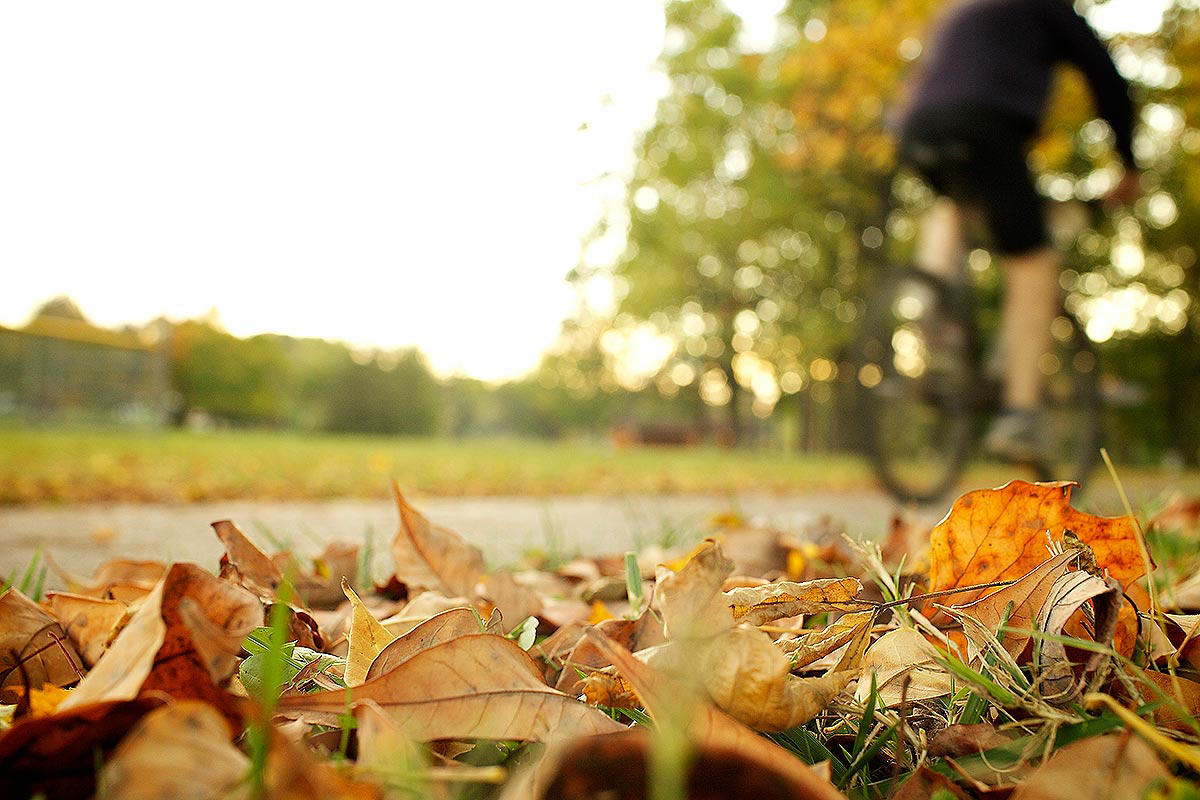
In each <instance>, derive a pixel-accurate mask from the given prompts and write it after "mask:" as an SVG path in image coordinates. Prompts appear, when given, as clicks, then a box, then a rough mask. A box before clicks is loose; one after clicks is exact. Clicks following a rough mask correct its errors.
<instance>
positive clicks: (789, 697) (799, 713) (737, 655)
mask: <svg viewBox="0 0 1200 800" xmlns="http://www.w3.org/2000/svg"><path fill="white" fill-rule="evenodd" d="M700 649H701V653H702V654H700V653H698V654H697V656H698V657H699V658H700V659H701V660H700V662H699V665H698V666H699V669H700V670H701V676H702V681H703V685H704V688H705V690H706V691H707V692H708V695H709V697H711V698H712V700H713V702H714V703H715V704H716V706H717V708H719V709H721V710H722V711H725V712H726V713H728V714H729V715H730V716H731V717H733V718H734V719H736V720H737V721H739V722H741V723H743V724H745V725H748V726H749V727H751V728H753V729H755V730H759V731H783V730H787V729H788V728H794V727H795V726H797V725H802V724H803V723H805V722H808V721H809V720H810V719H812V718H813V717H815V716H816V715H817V714H819V713H821V712H822V711H824V710H825V708H826V707H827V706H828V705H829V704H830V703H831V702H832V701H833V699H834V698H835V697H837V696H838V695H839V694H840V693H841V691H842V690H843V689H845V688H846V686H847V685H848V684H849V683H850V681H851V680H853V679H854V678H855V677H857V673H856V672H855V671H853V670H850V669H844V670H837V671H831V672H830V673H828V674H826V675H821V676H817V677H811V678H799V677H796V676H794V675H791V674H790V673H791V669H792V664H791V661H790V660H789V659H788V657H787V656H786V655H784V654H783V652H782V651H781V650H780V649H779V648H778V647H776V646H775V643H774V642H773V641H771V637H769V636H768V635H767V634H765V633H763V632H762V631H760V630H758V629H756V628H752V627H750V626H748V625H739V626H738V627H736V628H734V629H733V630H731V631H729V632H727V633H726V634H725V635H723V636H721V637H720V638H719V639H718V640H717V641H715V642H712V643H711V644H709V645H708V646H706V647H702V648H700Z"/></svg>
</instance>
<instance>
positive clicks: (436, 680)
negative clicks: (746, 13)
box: [279, 634, 621, 741]
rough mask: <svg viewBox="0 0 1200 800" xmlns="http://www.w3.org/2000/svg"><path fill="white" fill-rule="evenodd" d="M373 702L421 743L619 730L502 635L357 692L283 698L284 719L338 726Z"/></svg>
mask: <svg viewBox="0 0 1200 800" xmlns="http://www.w3.org/2000/svg"><path fill="white" fill-rule="evenodd" d="M360 700H371V701H373V702H374V703H376V704H377V705H379V706H380V707H381V708H383V709H384V710H385V711H387V713H388V715H389V716H390V717H391V718H392V719H393V720H394V721H395V722H396V723H397V724H399V725H400V726H401V727H402V728H403V729H404V731H405V733H406V734H408V735H409V736H411V737H412V738H414V739H420V740H429V739H519V740H523V741H528V740H533V741H546V739H547V738H548V737H549V736H550V733H551V731H553V730H555V729H556V728H560V727H561V728H564V729H566V730H571V731H574V732H577V733H603V732H604V731H608V730H615V729H618V728H620V727H621V726H619V725H618V724H617V723H615V722H613V721H612V720H611V719H609V718H608V717H607V716H605V715H604V714H602V713H601V712H600V711H598V710H596V709H594V708H590V707H588V706H586V705H584V704H583V703H580V702H579V701H577V700H574V699H573V698H570V697H567V696H566V695H564V694H562V693H561V692H558V691H555V690H554V689H551V688H550V687H549V686H547V685H546V683H545V681H544V680H543V678H542V674H541V670H540V669H538V666H537V664H535V663H534V661H533V659H532V658H530V657H529V654H528V653H526V652H525V651H524V650H522V649H521V648H520V647H518V646H517V645H516V644H514V643H513V642H511V641H509V640H508V639H505V638H504V637H502V636H493V635H488V634H480V635H478V636H463V637H460V638H457V639H452V640H450V641H448V642H443V643H442V644H439V645H436V646H434V647H431V648H429V649H427V650H422V651H420V652H419V653H416V654H415V655H413V656H412V657H411V658H409V659H408V660H407V661H405V662H403V663H402V664H400V666H398V667H396V668H395V669H393V670H391V671H389V672H386V673H384V674H382V675H380V676H379V677H378V678H374V679H372V680H370V681H367V682H366V683H364V684H363V685H361V686H358V687H355V688H353V689H350V690H338V691H331V692H314V693H313V694H307V695H293V696H287V697H283V698H281V699H280V702H279V709H280V713H282V714H285V715H286V716H290V717H295V718H297V719H303V720H305V721H307V722H314V723H317V724H330V723H333V724H336V720H337V716H338V715H339V714H341V713H344V711H345V709H346V705H347V703H350V704H353V703H356V702H358V701H360Z"/></svg>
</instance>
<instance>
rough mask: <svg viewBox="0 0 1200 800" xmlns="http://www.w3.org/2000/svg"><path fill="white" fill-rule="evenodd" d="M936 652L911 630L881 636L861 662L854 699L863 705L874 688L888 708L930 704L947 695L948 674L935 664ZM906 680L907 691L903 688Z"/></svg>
mask: <svg viewBox="0 0 1200 800" xmlns="http://www.w3.org/2000/svg"><path fill="white" fill-rule="evenodd" d="M937 655H938V653H937V650H935V649H934V648H933V645H931V644H930V643H929V642H928V641H926V639H925V637H924V636H922V635H921V634H920V633H918V632H917V631H915V630H913V629H912V628H897V629H896V630H894V631H889V632H888V633H885V634H884V635H883V636H880V637H879V638H878V639H877V640H875V643H874V644H872V645H871V647H870V648H869V649H868V650H867V654H866V656H865V657H864V658H863V662H862V670H861V675H860V676H859V678H858V688H857V689H856V691H855V697H856V698H857V699H858V701H859V702H866V700H867V697H868V696H869V695H870V693H871V680H872V676H874V681H875V688H876V690H877V691H878V692H879V697H880V699H881V700H882V701H883V702H884V704H885V705H887V706H889V707H890V706H894V705H899V703H900V701H901V699H902V697H903V698H904V699H906V700H907V701H908V702H915V701H917V700H929V699H932V698H934V697H941V696H943V695H946V694H949V693H950V687H951V684H952V681H951V679H950V674H949V673H947V672H946V671H945V670H944V669H942V667H941V665H939V664H938V663H937V660H936V659H937ZM906 678H907V679H908V685H907V687H905V686H904V681H905V679H906Z"/></svg>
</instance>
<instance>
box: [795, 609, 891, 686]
mask: <svg viewBox="0 0 1200 800" xmlns="http://www.w3.org/2000/svg"><path fill="white" fill-rule="evenodd" d="M874 621H875V612H874V611H857V612H854V613H851V614H843V615H842V616H840V617H838V618H837V620H835V621H834V622H833V623H832V624H830V625H827V626H826V627H825V628H823V629H822V630H814V631H805V632H804V634H803V635H801V636H797V637H795V638H792V639H780V640H779V641H778V642H777V644H778V645H779V649H780V651H781V652H782V653H784V655H786V656H788V658H789V659H790V660H791V663H792V671H793V672H796V671H799V670H800V669H801V668H802V667H807V666H808V665H809V664H812V663H813V662H814V661H819V660H820V659H822V658H824V657H825V656H827V655H829V654H830V653H832V652H834V651H835V650H837V649H838V648H840V647H844V646H846V644H848V643H849V642H850V640H851V639H853V638H855V637H856V636H861V635H862V634H863V627H864V626H866V627H870V626H871V624H872V623H873V622H874Z"/></svg>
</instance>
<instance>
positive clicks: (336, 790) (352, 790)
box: [263, 727, 383, 800]
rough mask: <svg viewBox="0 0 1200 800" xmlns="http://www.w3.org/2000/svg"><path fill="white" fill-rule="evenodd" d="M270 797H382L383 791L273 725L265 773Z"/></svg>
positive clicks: (355, 799) (372, 799) (287, 799)
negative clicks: (316, 755)
mask: <svg viewBox="0 0 1200 800" xmlns="http://www.w3.org/2000/svg"><path fill="white" fill-rule="evenodd" d="M263 783H264V784H265V788H266V791H265V797H266V798H267V800H313V799H314V798H320V800H382V798H383V790H382V789H381V788H380V787H379V786H377V785H374V784H368V783H363V782H362V781H358V780H354V779H353V778H351V777H349V776H347V775H343V774H342V772H341V771H339V770H338V768H337V767H336V766H335V765H334V764H331V763H330V762H328V761H318V760H316V759H315V758H313V755H312V753H311V752H309V751H308V750H307V749H304V748H301V747H300V746H299V745H298V744H297V743H295V742H292V741H290V740H288V738H287V737H286V736H284V735H283V733H282V732H281V731H280V730H279V729H278V728H275V727H273V728H272V729H271V733H270V745H269V751H268V754H267V765H266V771H265V774H264V775H263Z"/></svg>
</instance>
